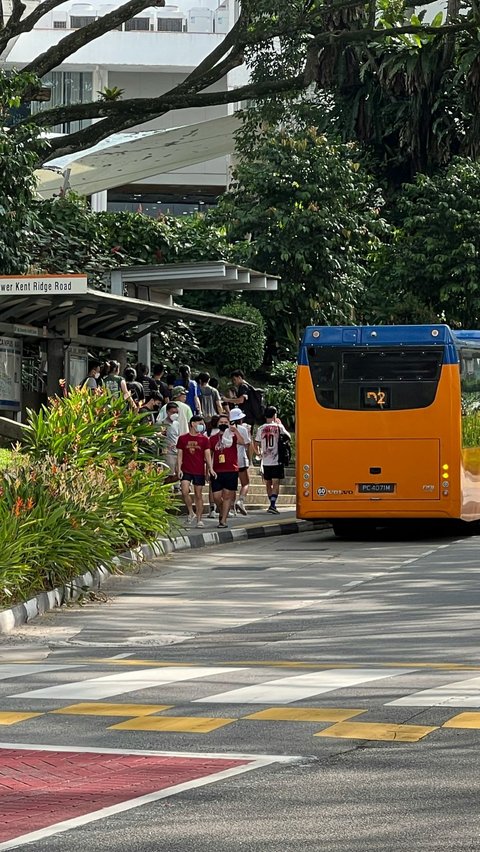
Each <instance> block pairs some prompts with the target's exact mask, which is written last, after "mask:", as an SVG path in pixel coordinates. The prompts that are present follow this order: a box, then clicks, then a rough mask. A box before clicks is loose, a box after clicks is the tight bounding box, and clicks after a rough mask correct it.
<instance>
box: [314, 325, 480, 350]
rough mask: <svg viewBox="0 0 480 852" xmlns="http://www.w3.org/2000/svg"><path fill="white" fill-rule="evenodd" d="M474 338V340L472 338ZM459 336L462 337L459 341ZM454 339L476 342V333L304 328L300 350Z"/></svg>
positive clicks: (435, 328)
mask: <svg viewBox="0 0 480 852" xmlns="http://www.w3.org/2000/svg"><path fill="white" fill-rule="evenodd" d="M473 335H478V337H475V338H474V337H473ZM461 336H462V337H461ZM456 337H458V338H460V337H461V339H465V340H468V339H470V340H473V339H478V340H480V331H479V332H471V331H464V332H459V333H458V334H454V332H452V330H451V329H450V328H449V326H448V325H443V324H440V323H439V324H438V325H364V326H356V325H335V326H329V325H323V326H322V325H318V326H313V325H312V326H308V327H307V328H306V329H305V331H304V334H303V338H302V344H301V345H302V346H309V345H317V346H322V345H323V346H385V345H387V346H388V345H397V346H426V345H430V346H432V345H436V344H442V345H445V344H446V343H455V339H456Z"/></svg>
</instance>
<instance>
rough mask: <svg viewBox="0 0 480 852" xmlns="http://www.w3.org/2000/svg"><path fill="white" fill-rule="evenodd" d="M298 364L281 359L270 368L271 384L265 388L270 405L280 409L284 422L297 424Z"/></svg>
mask: <svg viewBox="0 0 480 852" xmlns="http://www.w3.org/2000/svg"><path fill="white" fill-rule="evenodd" d="M296 372H297V365H296V363H294V362H293V361H279V362H278V363H277V364H274V365H273V367H272V368H271V370H270V379H271V384H269V385H268V386H267V387H266V388H265V398H266V401H267V403H268V405H274V406H275V407H276V408H277V409H278V413H279V416H280V418H281V420H282V422H283V424H284V425H285V426H286V427H287V429H288V428H294V426H295V379H296Z"/></svg>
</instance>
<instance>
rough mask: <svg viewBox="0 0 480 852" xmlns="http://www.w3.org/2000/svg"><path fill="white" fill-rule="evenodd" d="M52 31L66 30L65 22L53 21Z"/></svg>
mask: <svg viewBox="0 0 480 852" xmlns="http://www.w3.org/2000/svg"><path fill="white" fill-rule="evenodd" d="M53 29H54V30H66V29H67V22H66V21H54V22H53Z"/></svg>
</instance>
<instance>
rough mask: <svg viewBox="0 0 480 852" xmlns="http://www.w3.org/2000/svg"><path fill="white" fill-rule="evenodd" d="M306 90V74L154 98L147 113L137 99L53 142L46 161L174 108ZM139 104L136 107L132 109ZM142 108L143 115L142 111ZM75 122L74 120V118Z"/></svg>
mask: <svg viewBox="0 0 480 852" xmlns="http://www.w3.org/2000/svg"><path fill="white" fill-rule="evenodd" d="M304 87H305V78H304V75H303V74H300V75H298V76H297V77H292V78H290V79H287V80H269V81H266V82H261V83H251V84H248V85H246V86H240V87H239V88H238V89H232V90H230V91H227V92H202V93H197V94H195V93H192V94H188V93H185V94H183V95H177V96H176V98H173V97H169V98H168V99H166V98H158V99H150V101H152V100H153V101H154V102H155V104H156V106H155V110H154V111H151V112H146V111H145V108H144V105H143V101H142V99H141V98H140V99H136V100H135V102H130V103H129V102H128V101H124V102H123V103H122V102H119V103H121V105H122V106H123V107H126V109H125V110H124V111H123V112H122V113H121V114H117V115H115V116H112V117H110V118H109V119H108V120H105V121H101V122H98V123H96V124H93V125H91V126H90V127H86V128H85V129H84V130H80V131H79V132H77V133H72V134H70V135H68V136H62V137H57V138H55V139H51V140H50V150H49V151H48V152H47V154H46V156H45V159H44V161H43V162H47V161H48V160H52V159H54V158H55V157H61V156H65V155H66V154H72V153H74V152H75V151H84V150H86V149H87V148H91V147H92V145H95V144H96V143H97V142H100V141H101V140H102V139H106V138H107V137H108V136H111V134H112V133H120V132H122V131H123V130H127V129H128V128H130V127H133V126H134V125H138V124H139V122H140V121H141V122H143V123H144V122H146V121H151V120H152V119H154V118H158V117H159V116H160V115H163V114H165V113H166V112H169V111H170V110H172V109H188V108H192V107H193V108H195V107H207V106H221V105H223V104H229V103H234V102H235V101H240V100H256V99H259V98H265V97H269V96H272V95H278V94H286V93H289V92H292V93H294V92H298V91H301V90H302V89H303V88H304ZM132 103H135V107H133V106H132ZM69 109H70V108H67V109H66V110H65V118H64V120H69V118H70V116H69V115H68V110H69ZM139 109H141V112H139V111H138V110H139ZM72 120H73V119H72Z"/></svg>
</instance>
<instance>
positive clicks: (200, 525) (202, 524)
mask: <svg viewBox="0 0 480 852" xmlns="http://www.w3.org/2000/svg"><path fill="white" fill-rule="evenodd" d="M204 526H205V524H204V523H203V521H197V527H204Z"/></svg>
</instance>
